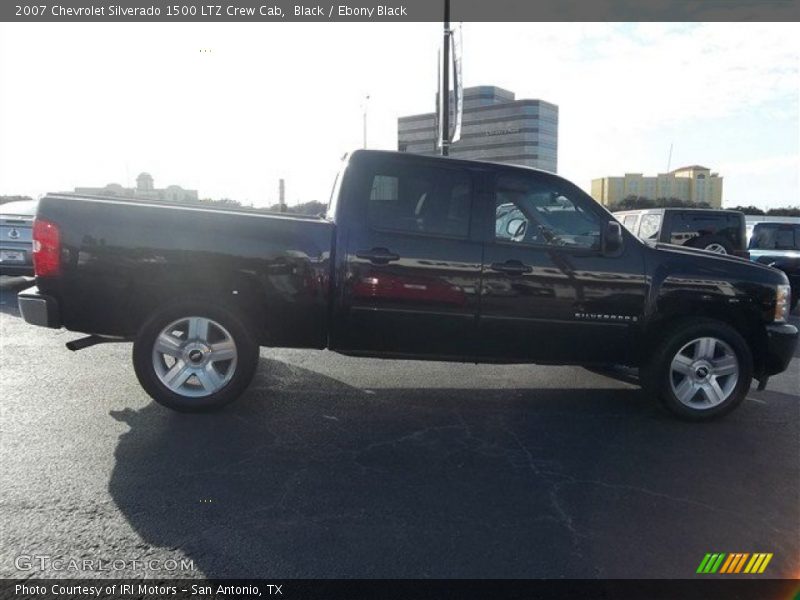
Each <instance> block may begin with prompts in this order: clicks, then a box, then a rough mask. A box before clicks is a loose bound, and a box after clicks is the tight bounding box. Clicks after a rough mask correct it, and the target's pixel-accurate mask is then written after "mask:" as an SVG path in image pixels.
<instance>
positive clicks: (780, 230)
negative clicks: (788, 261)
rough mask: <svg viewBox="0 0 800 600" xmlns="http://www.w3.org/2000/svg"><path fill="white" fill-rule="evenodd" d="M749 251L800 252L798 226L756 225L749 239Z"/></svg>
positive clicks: (789, 224) (785, 224) (786, 224)
mask: <svg viewBox="0 0 800 600" xmlns="http://www.w3.org/2000/svg"><path fill="white" fill-rule="evenodd" d="M750 249H751V250H800V225H793V224H791V223H758V224H756V226H755V227H754V228H753V235H752V236H751V238H750Z"/></svg>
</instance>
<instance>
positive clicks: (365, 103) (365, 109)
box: [364, 94, 369, 148]
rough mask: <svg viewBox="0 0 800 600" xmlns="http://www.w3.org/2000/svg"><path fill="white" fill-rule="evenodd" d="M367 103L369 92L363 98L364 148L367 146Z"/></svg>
mask: <svg viewBox="0 0 800 600" xmlns="http://www.w3.org/2000/svg"><path fill="white" fill-rule="evenodd" d="M368 105H369V94H367V95H366V97H365V98H364V148H366V147H367V106H368Z"/></svg>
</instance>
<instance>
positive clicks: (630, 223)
mask: <svg viewBox="0 0 800 600" xmlns="http://www.w3.org/2000/svg"><path fill="white" fill-rule="evenodd" d="M636 217H637V215H626V216H625V218H624V219H623V220H622V224H623V225H624V226H625V229H627V230H628V231H630V232H631V233H633V229H634V227H636Z"/></svg>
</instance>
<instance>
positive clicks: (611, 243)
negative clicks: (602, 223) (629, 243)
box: [603, 221, 622, 256]
mask: <svg viewBox="0 0 800 600" xmlns="http://www.w3.org/2000/svg"><path fill="white" fill-rule="evenodd" d="M621 250H622V225H620V224H619V223H618V222H617V221H609V222H608V223H606V229H605V231H604V232H603V255H604V256H616V255H618V254H619V253H620V251H621Z"/></svg>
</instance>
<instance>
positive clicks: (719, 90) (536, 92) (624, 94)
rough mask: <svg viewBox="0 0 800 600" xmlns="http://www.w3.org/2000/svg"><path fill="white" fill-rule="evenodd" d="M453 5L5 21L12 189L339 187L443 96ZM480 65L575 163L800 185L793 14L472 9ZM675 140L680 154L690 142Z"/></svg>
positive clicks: (783, 200) (780, 199) (562, 159)
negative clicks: (553, 121)
mask: <svg viewBox="0 0 800 600" xmlns="http://www.w3.org/2000/svg"><path fill="white" fill-rule="evenodd" d="M440 43H441V25H440V24H437V23H400V24H396V23H111V24H108V23H103V24H99V23H2V24H0V195H16V194H23V195H32V196H38V195H40V194H43V193H46V192H48V191H65V190H71V189H73V188H74V187H76V186H103V185H105V184H107V183H112V182H114V183H120V184H123V185H126V186H133V185H134V181H135V178H136V176H137V175H138V174H139V173H140V172H142V171H147V172H149V173H150V174H151V175H153V177H154V179H155V184H156V187H166V186H167V185H171V184H177V185H181V186H183V187H186V188H191V189H197V190H198V191H199V194H200V197H210V198H232V199H235V200H238V201H240V202H243V203H245V204H249V203H252V204H253V205H255V206H266V205H270V204H273V203H274V202H276V201H277V195H278V180H279V179H280V178H284V179H285V180H286V189H287V200H288V202H289V204H294V203H297V202H303V201H308V200H320V201H327V199H328V196H329V194H330V188H331V184H332V182H333V178H334V176H335V173H336V170H337V168H338V165H339V161H340V158H341V157H342V155H343V154H344V153H345V152H348V151H351V150H354V149H356V148H359V147H361V146H362V145H363V139H362V135H363V134H362V119H363V111H364V105H365V97H366V96H367V95H369V97H370V99H369V102H368V103H367V122H368V136H367V137H368V146H369V147H370V148H381V149H396V146H397V118H398V117H400V116H403V115H408V114H416V113H421V112H429V111H432V110H433V104H434V93H435V89H436V53H437V49H438V46H439V44H440ZM463 47H464V63H463V74H464V84H465V85H466V86H473V85H498V86H500V87H503V88H506V89H509V90H512V91H514V92H515V93H516V95H517V98H540V99H542V100H546V101H548V102H552V103H555V104H557V105H558V106H559V156H558V163H559V174H560V175H562V176H564V177H567V178H568V179H570V180H572V181H574V182H575V183H576V184H578V185H579V186H581V187H582V188H584V189H585V190H587V191H588V190H589V189H590V185H591V180H592V178H595V177H603V176H609V175H622V174H624V173H626V172H632V173H644V174H646V175H654V174H656V173H657V172H664V171H665V170H666V169H667V166H668V165H669V166H670V167H671V168H673V169H674V168H677V167H680V166H684V165H689V164H701V165H704V166H706V167H709V168H710V169H712V170H713V171H717V172H719V173H720V175H721V176H722V177H723V178H724V185H723V204H724V205H725V206H735V205H751V204H752V205H756V206H760V207H762V208H768V207H775V206H788V205H795V206H796V205H800V37H798V35H797V29H796V24H793V23H772V24H768V23H676V24H670V23H641V24H637V23H616V24H615V23H591V24H581V23H465V24H463ZM670 147H672V157H671V160H670Z"/></svg>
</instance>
